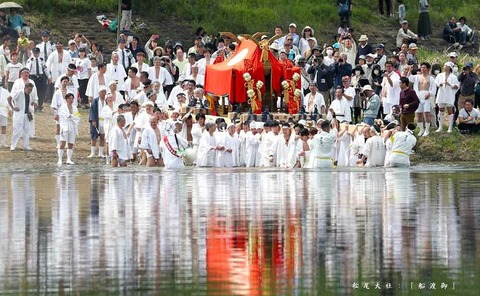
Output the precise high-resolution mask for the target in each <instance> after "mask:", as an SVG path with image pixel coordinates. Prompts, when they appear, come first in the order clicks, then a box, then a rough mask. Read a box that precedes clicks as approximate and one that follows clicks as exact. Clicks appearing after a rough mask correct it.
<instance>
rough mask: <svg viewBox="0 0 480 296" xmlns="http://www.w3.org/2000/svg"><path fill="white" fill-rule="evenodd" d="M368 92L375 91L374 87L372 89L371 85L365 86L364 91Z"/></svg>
mask: <svg viewBox="0 0 480 296" xmlns="http://www.w3.org/2000/svg"><path fill="white" fill-rule="evenodd" d="M366 90H371V91H373V89H372V87H371V86H370V85H368V84H367V85H364V86H363V91H366Z"/></svg>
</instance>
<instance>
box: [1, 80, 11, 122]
mask: <svg viewBox="0 0 480 296" xmlns="http://www.w3.org/2000/svg"><path fill="white" fill-rule="evenodd" d="M9 96H10V93H9V92H8V90H6V89H4V88H3V87H1V88H0V116H3V117H5V118H8V113H9V111H10V106H9V105H8V100H7V98H8V97H9Z"/></svg>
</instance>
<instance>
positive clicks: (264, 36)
mask: <svg viewBox="0 0 480 296" xmlns="http://www.w3.org/2000/svg"><path fill="white" fill-rule="evenodd" d="M263 39H268V36H267V35H262V37H260V40H263Z"/></svg>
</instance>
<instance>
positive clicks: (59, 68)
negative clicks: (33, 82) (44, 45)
mask: <svg viewBox="0 0 480 296" xmlns="http://www.w3.org/2000/svg"><path fill="white" fill-rule="evenodd" d="M58 58H59V56H58V51H54V52H52V53H51V54H50V55H49V56H48V59H47V62H46V65H47V76H48V78H51V79H52V82H55V81H57V79H58V77H60V76H62V75H64V73H65V71H66V70H67V67H68V64H70V63H72V62H73V60H72V58H71V57H70V55H69V54H68V52H67V51H65V50H64V51H63V58H62V61H61V62H59V61H58Z"/></svg>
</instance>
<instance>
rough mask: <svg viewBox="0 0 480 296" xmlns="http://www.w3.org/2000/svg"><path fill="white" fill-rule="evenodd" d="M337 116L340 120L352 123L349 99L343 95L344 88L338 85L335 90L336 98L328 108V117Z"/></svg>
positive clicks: (330, 118)
mask: <svg viewBox="0 0 480 296" xmlns="http://www.w3.org/2000/svg"><path fill="white" fill-rule="evenodd" d="M334 118H336V119H337V120H338V121H339V122H346V123H350V122H351V121H352V113H351V110H350V106H349V105H348V101H347V99H346V98H345V97H344V96H343V88H341V87H338V88H337V89H336V90H335V100H333V101H332V104H331V105H330V107H329V109H328V114H327V119H328V120H330V121H331V120H333V119H334Z"/></svg>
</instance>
